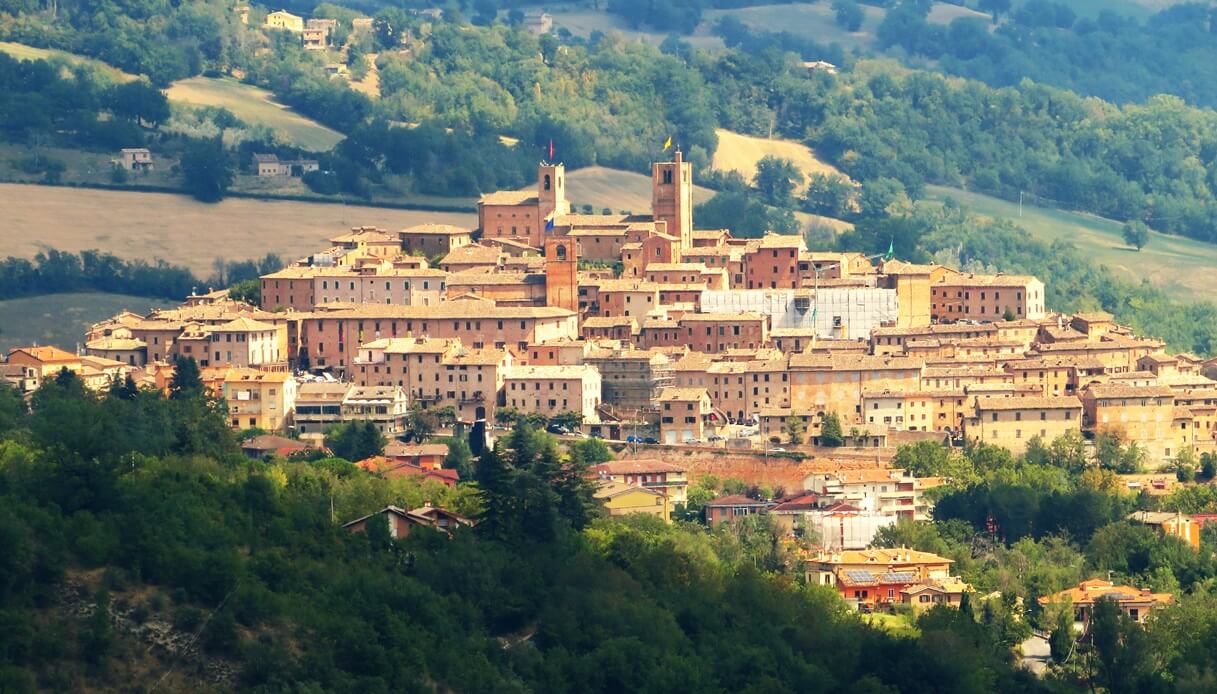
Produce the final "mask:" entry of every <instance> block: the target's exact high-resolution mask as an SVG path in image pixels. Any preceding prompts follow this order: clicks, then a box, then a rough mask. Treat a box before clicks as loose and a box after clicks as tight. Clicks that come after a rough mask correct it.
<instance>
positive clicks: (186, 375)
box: [169, 354, 203, 400]
mask: <svg viewBox="0 0 1217 694" xmlns="http://www.w3.org/2000/svg"><path fill="white" fill-rule="evenodd" d="M202 395H203V378H202V375H201V374H200V373H199V363H198V362H197V361H195V360H194V357H184V356H182V355H180V354H179V355H178V356H176V357H174V358H173V378H172V379H170V381H169V397H170V398H172V399H175V400H183V399H189V398H197V397H200V396H202Z"/></svg>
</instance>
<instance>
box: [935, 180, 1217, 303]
mask: <svg viewBox="0 0 1217 694" xmlns="http://www.w3.org/2000/svg"><path fill="white" fill-rule="evenodd" d="M926 192H927V194H928V196H929V198H930V199H931V200H937V201H941V200H945V199H946V198H948V197H950V198H952V199H954V200H955V201H956V202H958V203H959V204H961V205H963V206H964V207H967V208H969V209H970V210H972V211H973V212H976V213H977V214H981V215H985V216H989V217H993V218H996V219H1008V220H1010V221H1012V222H1014V223H1016V224H1018V225H1019V226H1021V227H1023V228H1024V229H1026V230H1027V232H1028V233H1029V234H1030V235H1031V236H1032V237H1033V238H1036V239H1039V240H1041V241H1045V242H1051V241H1054V240H1057V239H1062V240H1066V241H1069V242H1070V243H1072V244H1074V245H1075V246H1077V248H1078V250H1079V251H1081V252H1082V253H1083V255H1084V256H1085V257H1087V258H1088V259H1090V260H1091V261H1093V262H1095V263H1097V264H1101V265H1106V266H1107V267H1108V268H1110V269H1112V270H1114V271H1116V272H1119V273H1121V274H1123V275H1124V276H1125V277H1128V278H1131V279H1133V280H1139V279H1148V280H1149V281H1150V282H1152V283H1154V284H1155V285H1157V286H1159V287H1161V288H1162V289H1163V290H1165V291H1166V292H1167V293H1169V294H1170V295H1171V296H1173V297H1174V298H1176V299H1180V300H1186V301H1195V300H1196V299H1198V298H1207V297H1209V296H1212V295H1213V294H1214V293H1217V273H1215V272H1213V269H1214V268H1217V246H1215V245H1213V244H1210V243H1204V242H1202V241H1196V240H1193V239H1189V238H1184V237H1182V236H1173V235H1169V234H1162V233H1159V232H1156V231H1155V232H1151V238H1150V242H1149V244H1148V245H1147V246H1146V247H1145V248H1144V249H1142V250H1141V251H1140V252H1137V251H1136V250H1134V249H1132V248H1131V247H1129V246H1128V245H1127V244H1125V243H1124V239H1123V238H1122V236H1121V234H1120V230H1121V228H1122V227H1123V224H1122V223H1120V222H1116V221H1112V220H1110V219H1104V218H1102V217H1096V216H1094V215H1088V214H1080V213H1076V212H1066V211H1062V210H1055V209H1051V208H1046V207H1036V206H1034V205H1031V204H1027V203H1026V202H1024V204H1023V206H1022V214H1021V216H1020V214H1019V205H1018V203H1017V202H1009V201H1007V200H1002V199H1000V198H995V197H992V196H988V195H983V194H980V193H973V192H969V191H965V190H960V189H958V188H947V187H943V186H926Z"/></svg>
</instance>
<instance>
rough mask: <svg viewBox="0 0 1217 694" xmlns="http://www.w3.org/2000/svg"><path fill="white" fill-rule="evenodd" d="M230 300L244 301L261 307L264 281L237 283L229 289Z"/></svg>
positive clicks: (255, 280) (254, 280)
mask: <svg viewBox="0 0 1217 694" xmlns="http://www.w3.org/2000/svg"><path fill="white" fill-rule="evenodd" d="M228 298H230V299H233V300H234V301H244V302H245V303H247V304H250V305H253V306H261V305H262V281H261V280H257V279H252V280H242V281H240V282H237V283H236V284H234V285H232V286H231V287H229V288H228Z"/></svg>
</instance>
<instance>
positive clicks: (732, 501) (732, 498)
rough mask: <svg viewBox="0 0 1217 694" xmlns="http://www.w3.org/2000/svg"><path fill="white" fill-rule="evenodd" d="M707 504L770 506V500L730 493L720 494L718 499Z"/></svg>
mask: <svg viewBox="0 0 1217 694" xmlns="http://www.w3.org/2000/svg"><path fill="white" fill-rule="evenodd" d="M705 505H706V506H768V505H769V502H768V501H759V500H757V499H752V498H749V497H746V496H744V495H743V494H728V495H726V496H720V497H719V498H717V499H713V500H711V501H707V502H706V504H705Z"/></svg>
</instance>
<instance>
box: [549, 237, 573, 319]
mask: <svg viewBox="0 0 1217 694" xmlns="http://www.w3.org/2000/svg"><path fill="white" fill-rule="evenodd" d="M545 305H546V306H557V307H558V308H564V309H566V310H568V311H574V312H575V313H578V312H579V244H578V243H577V242H576V241H575V239H572V238H570V237H569V236H551V237H549V238H547V239H545Z"/></svg>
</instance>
